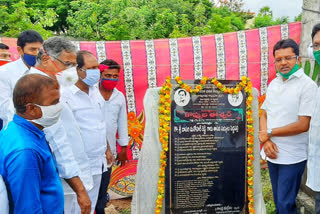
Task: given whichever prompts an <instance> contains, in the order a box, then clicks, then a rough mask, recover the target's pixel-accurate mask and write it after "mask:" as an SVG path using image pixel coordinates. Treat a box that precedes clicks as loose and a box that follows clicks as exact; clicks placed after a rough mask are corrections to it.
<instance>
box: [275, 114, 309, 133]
mask: <svg viewBox="0 0 320 214" xmlns="http://www.w3.org/2000/svg"><path fill="white" fill-rule="evenodd" d="M310 119H311V117H310V116H299V119H298V121H297V122H294V123H291V124H288V125H286V126H283V127H279V128H274V129H272V133H271V135H272V136H276V137H282V136H292V135H298V134H301V133H303V132H306V131H308V130H309V125H310Z"/></svg>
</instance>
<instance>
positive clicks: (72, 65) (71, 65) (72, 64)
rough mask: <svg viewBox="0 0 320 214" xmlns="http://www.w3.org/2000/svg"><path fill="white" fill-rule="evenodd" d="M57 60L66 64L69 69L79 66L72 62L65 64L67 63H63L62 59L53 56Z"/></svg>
mask: <svg viewBox="0 0 320 214" xmlns="http://www.w3.org/2000/svg"><path fill="white" fill-rule="evenodd" d="M52 57H53V58H54V59H55V60H58V61H59V62H61V63H62V64H64V65H65V66H66V67H67V68H71V67H74V66H77V64H74V63H72V62H65V61H62V60H61V59H59V58H57V57H55V56H52Z"/></svg>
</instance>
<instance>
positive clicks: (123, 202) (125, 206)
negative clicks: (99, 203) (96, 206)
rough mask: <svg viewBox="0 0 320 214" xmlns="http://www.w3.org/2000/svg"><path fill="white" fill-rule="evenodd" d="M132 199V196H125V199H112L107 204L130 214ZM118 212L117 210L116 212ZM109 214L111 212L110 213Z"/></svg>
mask: <svg viewBox="0 0 320 214" xmlns="http://www.w3.org/2000/svg"><path fill="white" fill-rule="evenodd" d="M131 200H132V198H124V199H118V200H111V201H110V202H109V203H108V204H107V206H108V207H110V206H112V205H113V206H114V208H115V210H116V211H117V212H118V213H119V214H130V213H131V209H130V208H131ZM115 213H116V212H115ZM106 214H107V212H106ZM108 214H109V213H108Z"/></svg>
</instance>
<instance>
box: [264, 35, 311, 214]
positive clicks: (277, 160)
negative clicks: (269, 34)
mask: <svg viewBox="0 0 320 214" xmlns="http://www.w3.org/2000/svg"><path fill="white" fill-rule="evenodd" d="M273 55H274V58H275V67H276V70H277V72H278V74H277V77H276V78H275V79H274V80H272V81H271V83H270V85H269V87H268V90H267V95H266V100H265V101H264V103H263V105H262V107H261V109H262V114H261V118H260V132H259V139H260V142H261V144H263V149H262V154H261V155H262V156H263V157H264V158H265V156H267V160H268V167H269V172H270V178H271V184H272V190H273V196H274V202H275V205H276V213H281V214H286V213H288V214H296V213H297V207H296V197H297V194H298V191H299V188H300V184H301V177H302V174H303V171H304V168H305V165H306V161H307V148H308V130H309V123H310V119H311V115H312V112H313V109H314V97H315V94H316V90H317V85H316V84H315V83H314V82H313V81H312V79H310V78H309V77H308V76H307V75H305V73H304V71H303V69H302V68H299V62H300V57H299V47H298V44H297V43H296V42H295V41H293V40H292V39H286V40H281V41H279V42H277V43H276V44H275V46H274V48H273Z"/></svg>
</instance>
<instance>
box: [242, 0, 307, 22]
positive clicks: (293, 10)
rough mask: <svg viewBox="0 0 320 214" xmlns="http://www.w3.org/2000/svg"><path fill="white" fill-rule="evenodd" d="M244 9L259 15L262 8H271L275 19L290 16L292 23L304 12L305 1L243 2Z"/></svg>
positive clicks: (255, 0)
mask: <svg viewBox="0 0 320 214" xmlns="http://www.w3.org/2000/svg"><path fill="white" fill-rule="evenodd" d="M243 3H244V7H243V8H244V9H249V10H250V11H251V12H255V13H256V14H258V13H259V10H260V8H262V7H264V6H269V7H270V8H271V11H272V12H273V16H274V17H275V18H279V17H282V16H289V19H290V20H291V21H293V20H294V17H296V16H298V15H299V14H300V13H301V12H302V3H303V0H243Z"/></svg>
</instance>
